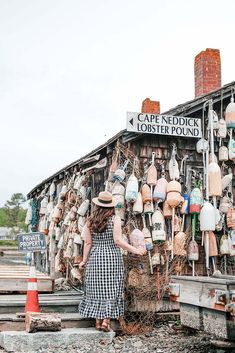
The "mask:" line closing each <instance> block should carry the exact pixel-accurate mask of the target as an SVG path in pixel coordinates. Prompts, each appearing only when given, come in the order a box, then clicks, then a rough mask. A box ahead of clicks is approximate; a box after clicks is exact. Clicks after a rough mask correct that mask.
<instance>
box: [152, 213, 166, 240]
mask: <svg viewBox="0 0 235 353" xmlns="http://www.w3.org/2000/svg"><path fill="white" fill-rule="evenodd" d="M152 224H153V230H152V237H153V242H154V243H156V242H158V241H159V240H160V241H164V240H166V231H165V219H164V216H163V214H162V212H161V211H160V210H156V211H155V212H154V213H153V215H152Z"/></svg>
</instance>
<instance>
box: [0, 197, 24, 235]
mask: <svg viewBox="0 0 235 353" xmlns="http://www.w3.org/2000/svg"><path fill="white" fill-rule="evenodd" d="M24 202H25V197H24V196H23V194H21V193H16V194H13V195H12V197H11V199H10V200H7V202H6V203H5V206H4V207H2V208H0V227H9V228H12V227H19V228H20V229H22V230H26V229H27V227H26V225H25V224H24V220H25V216H26V212H27V211H26V210H25V209H23V208H22V207H21V204H22V203H24Z"/></svg>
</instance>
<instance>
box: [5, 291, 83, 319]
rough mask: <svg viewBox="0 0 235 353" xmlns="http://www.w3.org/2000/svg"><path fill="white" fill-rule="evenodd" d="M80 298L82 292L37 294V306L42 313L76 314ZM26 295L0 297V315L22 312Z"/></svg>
mask: <svg viewBox="0 0 235 353" xmlns="http://www.w3.org/2000/svg"><path fill="white" fill-rule="evenodd" d="M81 298H82V292H77V291H75V290H71V291H61V292H56V293H49V294H39V306H40V310H41V311H42V312H48V313H49V312H58V313H73V312H74V313H76V312H77V311H78V305H79V303H80V301H81ZM25 302H26V295H22V294H8V295H0V314H10V313H12V314H15V313H17V312H23V311H24V307H25Z"/></svg>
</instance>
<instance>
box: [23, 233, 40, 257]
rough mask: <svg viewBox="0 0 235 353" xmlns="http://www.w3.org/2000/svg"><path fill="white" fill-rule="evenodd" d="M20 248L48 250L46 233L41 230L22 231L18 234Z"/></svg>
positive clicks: (33, 250)
mask: <svg viewBox="0 0 235 353" xmlns="http://www.w3.org/2000/svg"><path fill="white" fill-rule="evenodd" d="M17 240H18V250H19V251H23V252H32V253H34V252H36V251H45V250H46V240H45V234H44V233H40V232H33V233H21V234H18V235H17Z"/></svg>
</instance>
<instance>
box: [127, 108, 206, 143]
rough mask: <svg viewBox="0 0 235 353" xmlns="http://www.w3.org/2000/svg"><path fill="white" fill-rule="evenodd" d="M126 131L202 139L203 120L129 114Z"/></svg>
mask: <svg viewBox="0 0 235 353" xmlns="http://www.w3.org/2000/svg"><path fill="white" fill-rule="evenodd" d="M126 129H127V131H133V132H139V133H144V134H157V135H170V136H184V137H195V138H200V137H201V119H199V118H188V117H187V118H186V117H183V116H173V115H159V114H146V113H130V112H128V113H127V128H126Z"/></svg>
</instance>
